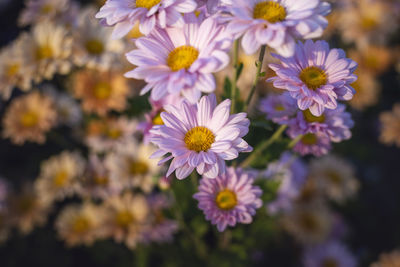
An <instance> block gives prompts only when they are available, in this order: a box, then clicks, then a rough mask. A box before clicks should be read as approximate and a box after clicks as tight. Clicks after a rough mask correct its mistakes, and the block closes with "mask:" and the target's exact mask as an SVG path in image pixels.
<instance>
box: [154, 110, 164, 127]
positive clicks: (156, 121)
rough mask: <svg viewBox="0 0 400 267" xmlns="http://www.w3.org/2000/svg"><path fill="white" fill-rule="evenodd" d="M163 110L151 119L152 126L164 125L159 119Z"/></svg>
mask: <svg viewBox="0 0 400 267" xmlns="http://www.w3.org/2000/svg"><path fill="white" fill-rule="evenodd" d="M163 111H164V110H162V111H160V112H159V113H157V115H156V116H154V118H153V121H152V122H153V125H164V122H163V120H162V118H161V112H163Z"/></svg>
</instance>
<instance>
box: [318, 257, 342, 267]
mask: <svg viewBox="0 0 400 267" xmlns="http://www.w3.org/2000/svg"><path fill="white" fill-rule="evenodd" d="M338 266H339V265H338V263H337V261H336V260H335V259H332V258H327V259H325V260H324V261H323V262H322V266H321V267H338Z"/></svg>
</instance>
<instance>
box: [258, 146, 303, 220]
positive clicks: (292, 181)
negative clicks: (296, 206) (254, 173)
mask: <svg viewBox="0 0 400 267" xmlns="http://www.w3.org/2000/svg"><path fill="white" fill-rule="evenodd" d="M306 174H307V169H306V166H305V165H304V163H303V162H302V161H301V160H300V159H296V157H295V156H294V155H291V154H290V153H288V152H285V153H283V154H282V156H281V158H280V159H279V161H275V162H271V163H270V164H268V168H267V170H266V171H264V172H262V174H260V176H262V177H265V178H267V179H272V180H273V181H276V182H278V183H279V188H278V191H277V192H276V194H277V195H276V198H275V200H273V201H272V202H270V203H268V204H267V208H268V212H270V213H271V214H276V213H278V212H281V211H288V210H290V209H291V208H292V205H293V202H294V200H295V199H296V198H297V197H298V196H299V195H300V190H301V188H302V186H303V184H304V182H305V179H306Z"/></svg>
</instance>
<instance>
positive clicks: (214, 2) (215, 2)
mask: <svg viewBox="0 0 400 267" xmlns="http://www.w3.org/2000/svg"><path fill="white" fill-rule="evenodd" d="M196 2H197V8H198V9H199V8H201V7H203V6H205V7H206V8H207V12H208V13H209V14H214V13H216V12H217V11H218V7H220V6H222V2H223V1H221V0H196Z"/></svg>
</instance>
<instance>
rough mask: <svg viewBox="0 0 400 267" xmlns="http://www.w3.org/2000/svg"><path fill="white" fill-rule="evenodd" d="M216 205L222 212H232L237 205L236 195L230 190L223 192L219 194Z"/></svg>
mask: <svg viewBox="0 0 400 267" xmlns="http://www.w3.org/2000/svg"><path fill="white" fill-rule="evenodd" d="M215 203H216V204H217V206H218V208H220V209H222V210H231V209H233V208H234V207H235V206H236V205H237V199H236V194H235V193H234V192H232V191H231V190H229V189H225V190H222V191H220V192H219V193H218V194H217V197H216V198H215Z"/></svg>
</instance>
